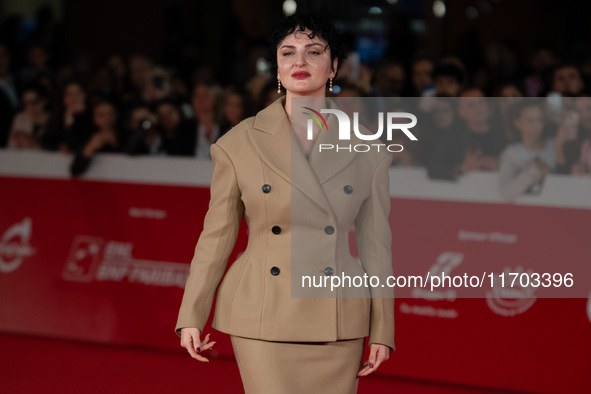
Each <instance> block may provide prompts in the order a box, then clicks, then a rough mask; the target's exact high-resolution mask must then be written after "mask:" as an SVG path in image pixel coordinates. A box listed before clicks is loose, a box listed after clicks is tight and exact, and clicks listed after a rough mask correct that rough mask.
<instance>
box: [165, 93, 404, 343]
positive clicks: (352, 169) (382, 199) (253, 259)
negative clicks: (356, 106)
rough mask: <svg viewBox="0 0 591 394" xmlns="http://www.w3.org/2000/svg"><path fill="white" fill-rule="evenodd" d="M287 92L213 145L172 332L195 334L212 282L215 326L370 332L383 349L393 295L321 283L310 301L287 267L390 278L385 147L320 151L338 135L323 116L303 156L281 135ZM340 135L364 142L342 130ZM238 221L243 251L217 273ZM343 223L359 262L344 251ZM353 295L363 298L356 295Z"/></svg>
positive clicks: (252, 331)
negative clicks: (200, 220) (203, 206)
mask: <svg viewBox="0 0 591 394" xmlns="http://www.w3.org/2000/svg"><path fill="white" fill-rule="evenodd" d="M285 99H286V98H285V96H283V97H281V98H279V99H277V100H276V101H275V102H273V103H272V104H271V105H269V106H268V107H267V108H265V109H263V110H262V111H260V112H259V113H258V114H257V115H256V116H253V117H250V118H248V119H245V120H244V121H242V122H241V123H239V124H237V125H236V126H234V127H233V128H232V129H230V130H229V131H228V132H227V133H226V134H225V135H224V136H223V137H221V138H220V139H219V140H218V141H217V142H216V143H215V144H213V145H212V146H211V157H212V160H213V161H214V164H215V167H214V171H213V175H212V180H211V187H210V193H211V196H210V202H209V209H208V212H207V214H206V216H205V220H204V227H203V231H202V233H201V235H200V237H199V240H198V242H197V245H196V247H195V254H194V257H193V260H192V262H191V268H190V274H189V277H188V279H187V283H186V287H185V292H184V295H183V299H182V303H181V307H180V311H179V315H178V321H177V324H176V328H175V331H176V333H177V334H178V335H180V329H181V328H183V327H196V328H199V329H200V330H201V332H203V328H204V326H205V323H206V322H207V320H208V317H209V314H210V312H211V307H212V303H213V299H214V294H215V292H216V289H217V301H216V307H215V313H214V318H213V322H212V327H213V328H215V329H217V330H219V331H222V332H225V333H228V334H232V335H238V336H243V337H248V338H255V339H264V340H271V341H295V342H298V341H302V342H313V341H320V342H328V341H335V340H340V339H353V338H361V337H366V336H368V335H369V342H368V343H369V344H371V343H380V344H384V345H387V346H389V347H390V351H393V350H394V299H393V297H376V296H375V294H385V293H379V292H377V293H376V292H374V290H375V289H367V288H365V289H362V290H359V289H356V290H353V293H355V294H354V296H351V297H342V296H336V297H335V296H334V292H331V291H330V290H329V289H328V288H322V289H310V291H311V293H310V294H315V296H314V298H304V297H301V296H294V295H293V294H292V286H293V285H294V284H295V283H299V282H297V281H295V280H294V281H293V282H292V279H298V278H295V276H294V275H295V273H296V272H297V273H298V275H300V274H301V275H303V274H309V275H316V276H318V277H322V276H327V275H328V276H332V275H338V276H341V275H342V274H343V273H344V274H347V275H349V276H353V275H359V276H361V275H363V274H364V273H367V274H368V275H378V276H380V277H382V278H384V277H385V276H386V275H388V274H390V275H391V274H392V252H391V231H390V227H389V224H388V216H389V212H390V194H389V178H388V169H389V167H390V164H391V160H392V158H391V154H390V153H388V152H386V151H385V150H384V149H382V151H381V152H380V153H377V154H367V153H356V152H354V151H353V152H351V153H347V152H345V153H343V152H342V151H340V152H335V151H334V150H333V151H323V152H318V146H319V144H323V143H327V144H329V143H332V144H336V143H338V141H337V140H336V138H337V136H338V134H337V132H336V129H337V126H336V123H335V122H336V117H335V116H334V115H330V116H328V117H327V121H328V130H330V131H327V130H323V131H321V133H320V135H319V136H318V138H317V140H316V142H315V144H316V145H315V147H314V150H313V151H312V153H311V154H310V158H309V159H307V158H306V156H305V155H304V153H303V152H302V150H301V148H300V147H299V144H298V141H297V140H296V138H295V136H294V133H293V132H292V131H291V126H290V122H289V119H288V118H287V115H286V113H285V110H284V102H285ZM331 105H334V104H331ZM292 111H295V110H292ZM292 116H293V115H292ZM333 130H334V131H333ZM349 143H351V144H356V143H367V141H361V140H359V139H357V138H356V137H355V135H354V134H352V137H351V140H350V141H347V144H349ZM294 207H295V208H294ZM243 217H244V218H245V220H246V223H247V225H248V245H247V248H246V250H245V251H244V253H243V254H242V255H240V257H238V258H237V259H236V260H235V261H234V262H232V264H231V266H230V267H229V268H228V271H227V273H226V275H225V277H224V279H223V281H221V279H222V276H223V274H224V271H225V268H226V266H227V262H228V258H229V256H230V253H231V252H232V249H233V247H234V244H235V241H236V238H237V235H238V230H239V227H240V224H241V221H242V218H243ZM353 224H354V226H355V233H356V241H357V248H358V251H359V260H357V259H355V258H353V257H352V255H351V253H350V249H349V230H350V228H351V226H352V225H353ZM298 280H299V279H298ZM220 281H221V284H220ZM382 283H384V282H382ZM218 285H219V288H218ZM300 291H301V289H300ZM340 291H341V294H346V291H342V289H341V290H340ZM382 291H383V290H382ZM360 292H361V293H360ZM363 292H365V295H366V296H359V295H360V294H362V293H363ZM329 293H330V294H329ZM353 293H351V294H353ZM370 294H371V295H373V297H371V298H370ZM362 295H363V294H362Z"/></svg>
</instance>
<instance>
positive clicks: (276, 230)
mask: <svg viewBox="0 0 591 394" xmlns="http://www.w3.org/2000/svg"><path fill="white" fill-rule="evenodd" d="M271 231H273V234H279V233H280V232H281V227H279V226H273V227H272V228H271Z"/></svg>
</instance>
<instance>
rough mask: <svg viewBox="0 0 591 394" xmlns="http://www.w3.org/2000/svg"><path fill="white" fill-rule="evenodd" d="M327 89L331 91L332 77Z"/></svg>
mask: <svg viewBox="0 0 591 394" xmlns="http://www.w3.org/2000/svg"><path fill="white" fill-rule="evenodd" d="M328 90H329V91H331V92H332V78H331V79H330V82H329V85H328Z"/></svg>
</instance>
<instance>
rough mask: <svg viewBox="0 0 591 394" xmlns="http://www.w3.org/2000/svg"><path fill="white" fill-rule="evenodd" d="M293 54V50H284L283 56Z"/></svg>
mask: <svg viewBox="0 0 591 394" xmlns="http://www.w3.org/2000/svg"><path fill="white" fill-rule="evenodd" d="M291 54H293V52H283V56H289V55H291Z"/></svg>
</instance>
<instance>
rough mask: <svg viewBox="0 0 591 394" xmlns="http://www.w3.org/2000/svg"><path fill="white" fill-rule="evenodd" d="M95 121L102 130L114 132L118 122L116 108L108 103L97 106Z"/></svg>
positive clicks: (94, 114) (94, 115) (94, 113)
mask: <svg viewBox="0 0 591 394" xmlns="http://www.w3.org/2000/svg"><path fill="white" fill-rule="evenodd" d="M93 121H94V124H95V125H96V126H97V127H98V128H99V129H100V130H112V129H113V128H114V126H115V122H116V121H117V114H116V112H115V108H114V107H113V106H112V105H111V104H108V103H102V104H99V105H97V106H96V107H95V108H94V112H93Z"/></svg>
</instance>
